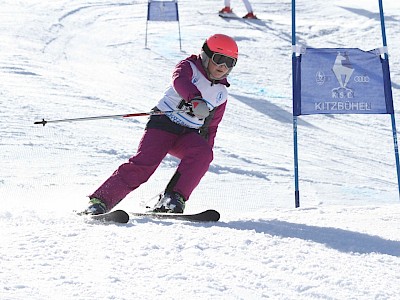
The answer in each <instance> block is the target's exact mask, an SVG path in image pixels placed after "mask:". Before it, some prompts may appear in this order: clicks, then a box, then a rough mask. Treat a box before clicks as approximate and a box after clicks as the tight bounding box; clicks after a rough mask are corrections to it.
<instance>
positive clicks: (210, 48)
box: [203, 34, 239, 59]
mask: <svg viewBox="0 0 400 300" xmlns="http://www.w3.org/2000/svg"><path fill="white" fill-rule="evenodd" d="M203 51H204V52H205V53H206V54H207V56H208V57H210V58H211V57H212V55H213V54H214V53H220V54H223V55H226V56H229V57H233V58H235V59H237V58H238V56H239V53H238V46H237V44H236V42H235V41H234V40H233V39H232V38H231V37H229V36H227V35H225V34H214V35H212V36H210V37H209V38H208V39H207V40H206V41H205V43H204V45H203Z"/></svg>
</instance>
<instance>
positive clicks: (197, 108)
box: [189, 97, 210, 120]
mask: <svg viewBox="0 0 400 300" xmlns="http://www.w3.org/2000/svg"><path fill="white" fill-rule="evenodd" d="M189 108H190V113H192V114H193V115H194V116H195V117H196V118H199V119H200V120H201V119H205V118H207V117H208V115H209V114H210V110H209V109H208V106H207V103H206V101H205V100H204V99H203V98H200V97H196V98H193V99H192V100H190V102H189Z"/></svg>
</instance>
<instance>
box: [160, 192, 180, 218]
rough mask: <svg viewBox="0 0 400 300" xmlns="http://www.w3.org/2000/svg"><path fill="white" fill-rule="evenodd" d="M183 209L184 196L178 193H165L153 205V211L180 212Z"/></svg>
mask: <svg viewBox="0 0 400 300" xmlns="http://www.w3.org/2000/svg"><path fill="white" fill-rule="evenodd" d="M184 210H185V198H183V196H182V195H181V194H179V193H176V192H171V193H165V194H164V196H163V197H161V196H160V200H158V203H157V204H156V205H155V206H154V209H153V212H162V213H179V214H182V213H183V211H184Z"/></svg>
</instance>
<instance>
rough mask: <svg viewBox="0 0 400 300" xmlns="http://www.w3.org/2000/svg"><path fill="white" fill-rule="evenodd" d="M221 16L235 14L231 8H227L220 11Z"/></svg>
mask: <svg viewBox="0 0 400 300" xmlns="http://www.w3.org/2000/svg"><path fill="white" fill-rule="evenodd" d="M219 13H220V14H231V13H233V11H232V9H231V8H230V7H229V6H225V7H224V8H223V9H221V10H220V11H219Z"/></svg>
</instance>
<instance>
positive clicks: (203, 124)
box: [83, 34, 239, 215]
mask: <svg viewBox="0 0 400 300" xmlns="http://www.w3.org/2000/svg"><path fill="white" fill-rule="evenodd" d="M238 55H239V54H238V47H237V44H236V42H235V41H234V40H233V39H232V38H231V37H229V36H227V35H224V34H214V35H212V36H210V37H209V38H208V39H207V40H206V41H205V42H204V44H203V47H202V49H201V52H200V54H198V55H191V56H189V57H187V58H185V59H183V60H182V61H180V62H179V63H178V64H177V65H176V66H175V69H174V71H173V73H172V80H171V84H170V85H169V86H168V88H167V90H166V91H165V92H164V95H163V96H162V97H161V99H160V100H159V102H158V104H157V105H156V107H154V108H153V110H155V111H172V110H182V109H183V108H186V112H179V113H173V114H159V115H152V116H150V118H149V121H148V123H147V125H146V129H145V131H144V134H143V136H142V139H141V141H140V143H139V146H138V149H137V153H136V154H135V155H134V156H132V157H131V158H129V160H128V161H127V162H126V163H123V164H122V165H120V166H119V168H118V169H117V170H116V171H115V172H114V173H113V174H112V175H111V176H110V177H109V178H108V179H107V180H106V181H105V182H104V183H103V184H102V185H100V187H99V188H98V189H97V190H96V191H95V192H94V193H92V194H91V195H89V206H88V208H87V209H86V210H85V211H83V213H84V214H88V215H98V214H103V213H106V212H109V211H110V210H112V209H113V208H114V207H115V206H116V205H117V204H118V203H119V202H120V201H121V200H122V199H124V198H125V197H126V196H127V195H128V194H129V193H130V192H132V191H133V190H135V189H137V188H138V187H139V186H140V185H141V184H142V183H144V182H146V181H147V180H148V179H149V178H150V176H151V175H152V174H153V173H154V172H155V170H156V169H157V168H158V166H159V165H160V163H161V161H162V160H163V159H164V158H165V156H166V155H167V154H170V155H172V156H175V157H177V158H178V159H180V162H179V166H178V168H177V170H176V172H175V174H174V175H173V176H172V179H171V180H170V181H169V183H168V184H167V187H166V189H165V191H164V193H163V195H160V199H159V201H158V203H157V204H156V205H155V207H154V208H153V210H152V211H153V212H162V213H183V211H184V209H185V203H186V201H188V200H189V197H190V195H191V193H192V192H193V190H194V189H195V188H196V187H197V185H198V184H199V182H200V180H201V179H202V178H203V176H204V175H205V173H206V172H207V170H208V168H209V166H210V164H211V161H212V160H213V146H214V139H215V136H216V133H217V128H218V125H219V123H220V122H221V120H222V117H223V115H224V112H225V107H226V103H227V99H228V91H227V87H229V83H228V81H227V76H228V75H229V74H230V72H231V71H232V69H233V67H234V66H235V65H236V62H237V59H238Z"/></svg>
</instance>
